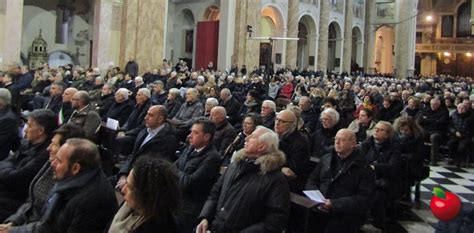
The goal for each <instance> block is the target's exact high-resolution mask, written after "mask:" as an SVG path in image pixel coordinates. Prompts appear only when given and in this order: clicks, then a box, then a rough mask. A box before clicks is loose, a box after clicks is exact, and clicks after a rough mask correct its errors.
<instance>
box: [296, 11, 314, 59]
mask: <svg viewBox="0 0 474 233" xmlns="http://www.w3.org/2000/svg"><path fill="white" fill-rule="evenodd" d="M315 35H316V25H315V23H314V20H313V19H312V18H311V17H310V16H308V15H304V16H303V17H301V19H300V21H299V23H298V38H299V41H298V50H297V51H298V52H297V54H298V55H297V58H296V64H297V66H298V67H300V68H306V67H314V65H315V64H314V63H315V59H314V58H315V52H316V38H315Z"/></svg>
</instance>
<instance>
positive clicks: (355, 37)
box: [351, 27, 363, 69]
mask: <svg viewBox="0 0 474 233" xmlns="http://www.w3.org/2000/svg"><path fill="white" fill-rule="evenodd" d="M362 43H363V41H362V32H361V31H360V28H358V27H354V28H352V53H351V69H352V68H357V67H360V66H361V65H362V47H363V44H362Z"/></svg>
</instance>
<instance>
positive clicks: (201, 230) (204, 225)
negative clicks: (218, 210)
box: [196, 219, 209, 233]
mask: <svg viewBox="0 0 474 233" xmlns="http://www.w3.org/2000/svg"><path fill="white" fill-rule="evenodd" d="M207 229H209V222H208V221H207V219H203V220H202V221H201V222H200V223H199V225H198V226H197V227H196V233H206V232H207Z"/></svg>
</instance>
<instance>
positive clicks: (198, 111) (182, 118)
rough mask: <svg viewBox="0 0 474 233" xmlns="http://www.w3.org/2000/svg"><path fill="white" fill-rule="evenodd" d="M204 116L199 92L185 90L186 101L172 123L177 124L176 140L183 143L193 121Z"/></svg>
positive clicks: (192, 89)
mask: <svg viewBox="0 0 474 233" xmlns="http://www.w3.org/2000/svg"><path fill="white" fill-rule="evenodd" d="M203 114H204V107H203V106H202V103H201V102H200V101H199V92H198V90H196V89H195V88H189V89H188V90H186V101H185V102H184V103H183V104H182V105H181V107H180V108H179V110H178V112H177V113H176V115H175V116H174V117H173V119H172V120H173V121H175V122H176V123H177V124H178V132H177V133H178V140H179V141H184V140H185V139H186V135H188V133H189V129H190V128H191V125H192V124H193V120H194V119H195V118H197V117H200V116H202V115H203Z"/></svg>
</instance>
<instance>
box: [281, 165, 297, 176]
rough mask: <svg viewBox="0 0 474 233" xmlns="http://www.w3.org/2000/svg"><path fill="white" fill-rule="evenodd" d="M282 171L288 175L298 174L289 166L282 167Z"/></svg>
mask: <svg viewBox="0 0 474 233" xmlns="http://www.w3.org/2000/svg"><path fill="white" fill-rule="evenodd" d="M281 172H283V175H285V176H286V177H292V178H294V177H296V174H295V173H294V172H293V171H292V170H291V169H290V168H289V167H283V168H281Z"/></svg>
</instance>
